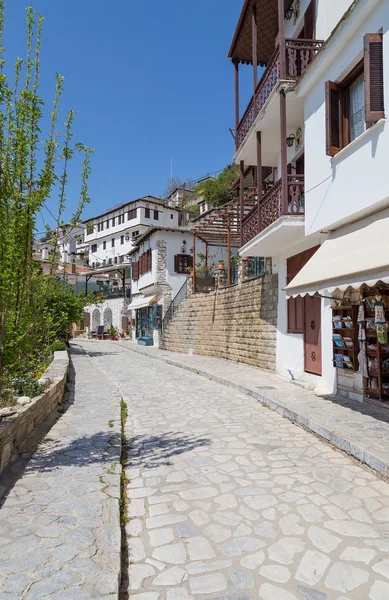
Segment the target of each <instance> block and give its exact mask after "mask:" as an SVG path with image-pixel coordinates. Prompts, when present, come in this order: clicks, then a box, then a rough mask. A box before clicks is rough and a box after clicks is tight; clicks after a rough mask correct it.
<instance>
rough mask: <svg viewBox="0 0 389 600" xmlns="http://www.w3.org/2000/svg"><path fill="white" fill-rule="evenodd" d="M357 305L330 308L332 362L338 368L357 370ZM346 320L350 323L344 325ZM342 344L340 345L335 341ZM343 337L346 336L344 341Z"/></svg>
mask: <svg viewBox="0 0 389 600" xmlns="http://www.w3.org/2000/svg"><path fill="white" fill-rule="evenodd" d="M357 320H358V306H357V305H351V304H350V305H347V306H334V307H333V308H332V345H333V350H332V354H333V364H334V367H336V368H338V369H347V370H348V371H358V369H359V363H358V354H359V344H358V322H357ZM346 322H347V323H348V324H350V325H349V326H348V327H346ZM335 337H337V338H338V342H339V343H342V344H343V345H342V346H341V347H340V346H339V345H337V343H336V341H335ZM344 338H348V340H347V343H348V344H349V345H348V346H347V345H346V342H344Z"/></svg>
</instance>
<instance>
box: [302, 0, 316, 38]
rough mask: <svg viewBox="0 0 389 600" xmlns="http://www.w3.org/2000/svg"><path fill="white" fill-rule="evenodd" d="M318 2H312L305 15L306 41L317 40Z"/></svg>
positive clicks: (313, 0)
mask: <svg viewBox="0 0 389 600" xmlns="http://www.w3.org/2000/svg"><path fill="white" fill-rule="evenodd" d="M315 21H316V0H311V2H310V4H309V6H308V8H307V10H306V11H305V15H304V37H305V39H306V40H314V39H315V29H316V28H315V24H316V23H315Z"/></svg>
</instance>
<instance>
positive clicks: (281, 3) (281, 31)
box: [278, 0, 286, 79]
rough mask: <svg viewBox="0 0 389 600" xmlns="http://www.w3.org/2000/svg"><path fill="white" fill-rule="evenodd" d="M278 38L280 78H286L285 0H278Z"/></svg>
mask: <svg viewBox="0 0 389 600" xmlns="http://www.w3.org/2000/svg"><path fill="white" fill-rule="evenodd" d="M278 38H279V46H280V79H286V52H285V0H278Z"/></svg>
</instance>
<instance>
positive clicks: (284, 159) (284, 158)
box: [280, 90, 288, 215]
mask: <svg viewBox="0 0 389 600" xmlns="http://www.w3.org/2000/svg"><path fill="white" fill-rule="evenodd" d="M280 131H281V214H282V215H287V214H288V177H287V169H288V155H287V147H286V136H287V133H286V96H285V92H284V90H281V92H280Z"/></svg>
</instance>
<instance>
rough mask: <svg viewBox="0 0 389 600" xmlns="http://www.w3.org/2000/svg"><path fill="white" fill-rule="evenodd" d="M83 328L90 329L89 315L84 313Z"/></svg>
mask: <svg viewBox="0 0 389 600" xmlns="http://www.w3.org/2000/svg"><path fill="white" fill-rule="evenodd" d="M84 327H90V313H88V312H84Z"/></svg>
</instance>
